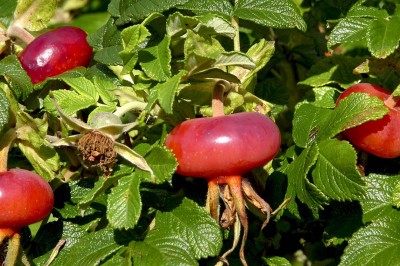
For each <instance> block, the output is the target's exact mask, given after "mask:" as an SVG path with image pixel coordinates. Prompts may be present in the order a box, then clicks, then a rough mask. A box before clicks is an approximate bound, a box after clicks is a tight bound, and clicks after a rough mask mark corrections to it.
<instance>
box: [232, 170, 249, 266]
mask: <svg viewBox="0 0 400 266" xmlns="http://www.w3.org/2000/svg"><path fill="white" fill-rule="evenodd" d="M227 184H228V187H229V189H230V191H231V195H232V198H233V202H234V203H235V208H236V211H237V214H238V216H239V220H240V223H241V224H242V226H243V237H242V243H241V245H240V251H239V257H240V260H241V261H242V264H243V265H244V266H247V262H246V258H245V257H244V247H245V245H246V240H247V235H248V233H249V224H248V220H247V214H246V206H245V203H244V199H243V194H242V177H241V176H229V178H227Z"/></svg>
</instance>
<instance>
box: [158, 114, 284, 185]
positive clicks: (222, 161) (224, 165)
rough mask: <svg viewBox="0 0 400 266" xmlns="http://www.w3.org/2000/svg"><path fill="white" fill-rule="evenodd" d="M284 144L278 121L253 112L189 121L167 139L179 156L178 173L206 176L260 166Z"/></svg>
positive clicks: (178, 127) (243, 170)
mask: <svg viewBox="0 0 400 266" xmlns="http://www.w3.org/2000/svg"><path fill="white" fill-rule="evenodd" d="M280 144H281V139H280V133H279V129H278V127H277V126H276V125H275V123H274V122H273V121H272V120H271V119H270V118H268V117H267V116H265V115H262V114H259V113H250V112H249V113H237V114H232V115H226V116H217V117H210V118H197V119H192V120H188V121H185V122H183V123H181V124H180V125H178V126H177V127H175V128H174V129H173V130H172V131H171V132H170V134H169V135H168V137H167V139H166V141H165V146H166V147H167V148H169V149H171V150H172V152H173V153H174V154H175V157H176V159H177V160H178V164H179V165H178V169H177V173H179V174H181V175H184V176H192V177H206V178H213V177H219V176H231V175H242V174H244V173H245V172H247V171H250V170H251V169H254V168H257V167H260V166H262V165H264V164H266V163H267V162H269V161H270V160H271V159H272V158H274V157H275V155H276V154H277V152H278V150H279V148H280Z"/></svg>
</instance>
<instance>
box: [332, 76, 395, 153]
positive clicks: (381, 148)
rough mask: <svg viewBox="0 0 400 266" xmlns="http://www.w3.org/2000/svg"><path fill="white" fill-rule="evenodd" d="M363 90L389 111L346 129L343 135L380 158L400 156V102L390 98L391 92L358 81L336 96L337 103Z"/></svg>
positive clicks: (355, 144)
mask: <svg viewBox="0 0 400 266" xmlns="http://www.w3.org/2000/svg"><path fill="white" fill-rule="evenodd" d="M356 92H363V93H368V94H369V95H371V96H376V97H378V98H379V99H381V100H382V101H384V103H385V105H386V106H387V107H388V108H389V113H388V114H386V115H385V116H384V117H382V118H381V119H378V120H372V121H367V122H365V123H363V124H361V125H359V126H356V127H353V128H350V129H347V130H345V131H344V132H343V135H344V136H345V137H346V138H347V139H348V140H349V141H350V142H351V143H352V144H353V145H354V146H356V147H358V148H359V149H361V150H364V151H366V152H368V153H370V154H373V155H375V156H378V157H381V158H395V157H399V156H400V130H399V125H400V103H396V102H394V101H393V100H392V98H391V93H390V92H389V91H387V90H385V89H383V88H381V87H379V86H377V85H373V84H369V83H359V84H356V85H353V86H351V87H349V88H348V89H347V90H345V91H344V92H343V93H342V94H341V95H340V96H339V98H338V100H337V103H339V102H340V101H341V100H342V99H344V98H346V97H347V96H349V95H350V94H351V93H356Z"/></svg>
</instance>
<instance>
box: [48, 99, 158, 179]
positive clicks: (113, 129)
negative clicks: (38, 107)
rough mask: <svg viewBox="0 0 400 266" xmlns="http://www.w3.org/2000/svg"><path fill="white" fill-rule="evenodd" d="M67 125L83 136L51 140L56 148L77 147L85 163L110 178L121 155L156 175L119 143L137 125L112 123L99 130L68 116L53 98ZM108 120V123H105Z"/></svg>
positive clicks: (141, 160)
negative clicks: (118, 156) (124, 134)
mask: <svg viewBox="0 0 400 266" xmlns="http://www.w3.org/2000/svg"><path fill="white" fill-rule="evenodd" d="M51 100H52V101H53V103H54V105H55V107H56V109H57V111H58V112H59V114H60V116H61V118H62V119H63V121H64V122H65V123H66V124H67V125H68V126H70V127H71V128H72V129H73V130H75V131H77V132H79V134H76V135H71V136H68V137H65V138H62V139H58V138H55V137H49V138H48V139H49V141H50V143H51V145H53V146H74V147H77V149H78V150H79V152H80V154H81V156H82V159H83V161H84V163H87V164H89V165H90V166H92V167H98V168H99V169H101V170H102V171H103V172H104V175H105V176H108V175H109V174H110V173H111V172H112V169H113V166H114V165H115V163H116V162H117V155H120V156H122V157H123V158H124V159H126V160H127V161H129V162H130V163H132V164H134V165H135V166H137V167H138V168H140V169H142V170H145V171H148V172H150V173H151V174H153V172H152V170H151V168H150V166H149V165H148V164H147V162H146V160H145V159H144V158H143V157H142V156H141V155H139V154H138V153H136V152H135V151H133V150H132V149H131V148H129V147H128V146H126V145H124V144H122V143H119V142H118V141H117V139H118V138H119V137H120V136H121V135H122V134H123V133H124V132H127V131H129V130H131V129H132V128H134V127H135V126H137V123H136V122H132V123H129V124H122V123H119V122H115V120H114V121H111V124H108V125H102V126H99V127H97V125H98V124H97V123H95V124H91V125H88V124H86V123H84V122H83V121H81V120H79V119H76V118H74V117H71V116H68V115H67V114H65V113H64V112H63V111H62V110H61V108H60V106H59V105H58V103H57V102H56V101H55V100H54V99H53V98H51ZM102 120H103V121H102V122H104V120H107V119H102Z"/></svg>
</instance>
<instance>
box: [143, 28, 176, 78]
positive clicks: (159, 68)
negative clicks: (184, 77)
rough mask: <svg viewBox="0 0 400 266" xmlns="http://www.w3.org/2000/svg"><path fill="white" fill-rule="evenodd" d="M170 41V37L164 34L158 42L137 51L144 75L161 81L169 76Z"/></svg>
mask: <svg viewBox="0 0 400 266" xmlns="http://www.w3.org/2000/svg"><path fill="white" fill-rule="evenodd" d="M170 42H171V39H170V37H169V36H168V35H165V37H164V38H163V40H162V41H161V42H160V43H159V44H157V45H155V46H150V47H146V48H144V49H142V50H140V51H139V62H140V66H141V67H142V69H143V71H144V72H145V73H146V75H147V76H149V77H150V78H151V79H153V80H156V81H160V82H162V81H166V80H167V79H168V78H169V77H171V66H170V63H171V50H170V49H169V46H170Z"/></svg>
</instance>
